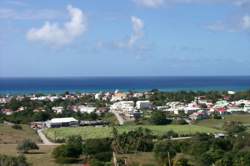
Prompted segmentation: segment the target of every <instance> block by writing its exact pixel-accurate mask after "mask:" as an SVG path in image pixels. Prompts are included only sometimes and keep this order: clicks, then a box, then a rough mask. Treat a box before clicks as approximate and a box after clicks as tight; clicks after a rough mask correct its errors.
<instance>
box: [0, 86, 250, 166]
mask: <svg viewBox="0 0 250 166" xmlns="http://www.w3.org/2000/svg"><path fill="white" fill-rule="evenodd" d="M0 115H1V116H0V131H1V134H0V149H1V148H2V149H6V148H7V149H8V148H10V149H13V148H14V149H15V146H17V148H16V149H17V150H15V151H17V153H22V154H25V156H26V157H28V161H30V160H32V162H35V163H37V162H36V160H35V161H33V160H34V157H35V156H36V155H37V154H36V152H33V151H37V150H39V149H40V148H41V150H39V151H42V152H41V155H42V156H40V157H41V158H50V160H46V162H48V163H50V164H51V165H56V164H68V165H71V164H79V165H82V164H83V165H84V166H88V165H91V166H104V165H105V164H107V165H115V166H118V165H119V166H120V165H121V166H133V163H134V162H135V163H138V164H140V163H145V164H146V165H147V164H151V165H158V164H159V163H162V162H163V163H165V162H168V163H169V166H170V165H173V166H176V165H177V166H179V165H178V164H176V163H178V162H180V161H182V162H184V163H186V164H189V165H190V166H191V165H199V164H201V165H206V163H207V162H210V164H211V163H212V162H214V163H219V164H217V165H216V166H219V165H220V159H224V158H223V156H224V155H226V154H227V153H228V152H227V151H228V150H230V151H233V149H232V147H234V146H238V145H237V142H238V141H243V142H244V143H243V144H244V145H241V147H245V148H248V147H249V146H248V142H249V140H248V139H250V136H249V134H248V130H249V121H250V93H249V91H237V92H236V91H205V92H202V91H196V92H193V91H177V92H163V91H159V90H157V89H153V90H150V91H143V92H133V91H124V92H123V91H119V90H116V91H110V92H97V93H79V92H78V93H72V92H65V93H62V94H42V93H36V94H25V95H22V94H18V95H1V97H0ZM131 136H132V137H131ZM197 139H198V140H197ZM203 139H204V140H203ZM242 139H243V140H242ZM229 140H230V142H228V141H229ZM207 141H210V142H212V144H218V142H221V143H222V145H223V146H224V143H227V144H229V145H230V148H229V149H228V150H224V149H223V148H224V147H223V146H222V145H216V146H219V147H216V148H215V149H213V150H212V149H210V148H211V147H210V146H208V145H207V144H206V142H207ZM201 143H202V145H201ZM221 143H219V144H221ZM139 145H140V146H139ZM102 146H103V147H102ZM169 146H171V148H173V149H172V150H173V151H174V153H172V154H171V156H169V157H167V158H166V156H165V157H164V156H162V157H160V158H156V157H154V156H158V155H159V154H158V153H159V152H161V153H162V152H164V151H168V150H169V148H170V147H169ZM176 146H180V147H181V148H184V149H178V148H177V147H176ZM186 146H187V147H189V148H190V150H191V151H190V150H185V147H186ZM197 146H201V147H203V148H204V151H203V150H202V153H203V155H201V156H200V157H198V156H199V155H198V154H199V153H200V151H199V150H198V149H197ZM45 147H46V148H45ZM101 147H102V148H101ZM44 148H45V149H44ZM61 148H62V149H61ZM68 148H69V149H68ZM235 148H237V147H235ZM209 149H210V151H207V150H209ZM217 150H219V151H221V152H220V153H221V154H220V155H219V156H218V157H219V158H220V159H217V157H216V158H213V159H209V160H206V159H205V158H203V157H205V156H211V157H213V155H215V154H217ZM12 151H13V150H12ZM28 151H31V153H29V152H28ZM93 151H95V152H93ZM135 151H138V153H135ZM0 152H1V150H0ZM2 153H6V152H2ZM32 153H34V154H32ZM71 153H72V154H71ZM232 153H233V152H232ZM246 153H247V152H246ZM142 154H143V155H142ZM183 154H185V155H189V156H190V157H189V158H187V157H186V156H185V155H184V156H183ZM247 154H248V153H247ZM247 154H244V155H246V158H247ZM145 155H146V156H147V159H146V158H145V157H144V156H145ZM204 155H205V156H204ZM237 155H241V153H239V154H237ZM237 155H236V156H237ZM133 156H134V157H136V158H137V160H136V161H135V159H134V158H133ZM19 157H20V156H19ZM19 160H20V159H18V160H16V161H18V162H20V161H19ZM233 160H235V161H238V157H235V158H234V159H233ZM244 160H245V159H244ZM6 161H7V160H6ZM211 161H212V162H211ZM247 162H248V161H247ZM24 163H26V162H25V161H24ZM38 165H39V164H38ZM160 165H161V164H160ZM235 166H238V165H235Z"/></svg>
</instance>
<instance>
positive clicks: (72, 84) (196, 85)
mask: <svg viewBox="0 0 250 166" xmlns="http://www.w3.org/2000/svg"><path fill="white" fill-rule="evenodd" d="M116 89H119V90H121V91H147V90H152V89H159V90H161V91H180V90H186V91H190V90H192V91H198V90H202V91H209V90H218V91H223V90H234V91H242V90H249V89H250V76H234V77H232V76H230V77H229V76H224V77H212V76H210V77H198V76H197V77H72V78H71V77H67V78H0V94H31V93H64V92H65V91H69V92H99V91H104V92H105V91H114V90H116Z"/></svg>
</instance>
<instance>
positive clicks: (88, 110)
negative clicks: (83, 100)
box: [76, 105, 96, 114]
mask: <svg viewBox="0 0 250 166" xmlns="http://www.w3.org/2000/svg"><path fill="white" fill-rule="evenodd" d="M95 110H96V107H90V106H85V105H79V106H78V107H77V108H76V112H78V111H79V112H81V113H88V114H90V113H92V112H95Z"/></svg>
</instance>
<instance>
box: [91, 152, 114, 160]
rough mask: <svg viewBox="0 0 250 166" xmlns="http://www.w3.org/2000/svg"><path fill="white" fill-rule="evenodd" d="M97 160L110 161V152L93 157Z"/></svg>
mask: <svg viewBox="0 0 250 166" xmlns="http://www.w3.org/2000/svg"><path fill="white" fill-rule="evenodd" d="M94 157H95V158H96V159H97V160H100V161H104V162H107V161H110V160H111V159H112V152H101V153H97V154H95V155H94Z"/></svg>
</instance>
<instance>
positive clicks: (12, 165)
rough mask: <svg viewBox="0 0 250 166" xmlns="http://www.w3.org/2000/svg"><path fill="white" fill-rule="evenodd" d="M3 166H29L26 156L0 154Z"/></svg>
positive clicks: (0, 161)
mask: <svg viewBox="0 0 250 166" xmlns="http://www.w3.org/2000/svg"><path fill="white" fill-rule="evenodd" d="M0 165H1V166H29V165H30V164H29V163H28V162H27V160H26V158H25V156H23V155H20V156H17V157H12V156H7V155H2V154H0Z"/></svg>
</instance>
